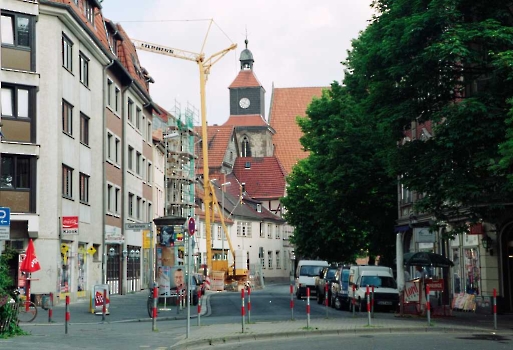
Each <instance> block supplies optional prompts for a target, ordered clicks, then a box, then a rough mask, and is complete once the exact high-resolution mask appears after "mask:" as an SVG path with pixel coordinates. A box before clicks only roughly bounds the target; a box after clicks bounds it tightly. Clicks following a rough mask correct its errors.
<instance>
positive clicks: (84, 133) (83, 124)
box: [80, 113, 112, 146]
mask: <svg viewBox="0 0 513 350" xmlns="http://www.w3.org/2000/svg"><path fill="white" fill-rule="evenodd" d="M111 136H112V135H111ZM80 142H82V143H83V144H84V145H86V146H89V117H88V116H86V115H85V114H83V113H80Z"/></svg>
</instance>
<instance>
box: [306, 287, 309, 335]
mask: <svg viewBox="0 0 513 350" xmlns="http://www.w3.org/2000/svg"><path fill="white" fill-rule="evenodd" d="M306 328H310V288H308V287H306Z"/></svg>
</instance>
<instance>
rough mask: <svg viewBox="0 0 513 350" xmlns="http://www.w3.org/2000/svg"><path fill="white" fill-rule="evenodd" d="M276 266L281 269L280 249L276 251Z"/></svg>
mask: <svg viewBox="0 0 513 350" xmlns="http://www.w3.org/2000/svg"><path fill="white" fill-rule="evenodd" d="M276 268H277V269H281V260H280V251H279V250H277V251H276Z"/></svg>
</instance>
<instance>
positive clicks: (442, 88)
mask: <svg viewBox="0 0 513 350" xmlns="http://www.w3.org/2000/svg"><path fill="white" fill-rule="evenodd" d="M507 3H508V1H504V0H502V1H500V0H486V1H484V0H382V1H379V0H378V1H374V2H373V5H372V6H373V7H374V8H375V9H376V16H375V17H374V18H373V20H372V22H371V24H370V25H369V26H368V28H367V29H366V30H365V31H364V32H362V33H361V35H360V36H359V38H358V39H357V40H355V41H354V42H353V46H352V50H351V51H350V53H349V56H348V59H347V61H346V62H345V64H346V66H347V72H346V78H345V83H346V85H347V86H348V89H349V91H350V92H351V93H352V94H353V95H354V96H356V97H357V98H358V100H359V101H360V103H361V105H362V108H364V110H365V113H366V114H367V115H368V117H369V119H374V120H377V121H379V122H378V123H379V126H378V128H379V129H381V130H383V131H388V135H387V136H384V137H387V138H389V139H391V140H394V139H395V140H400V139H401V138H402V137H403V135H404V131H405V130H407V129H409V128H410V127H411V125H412V123H416V124H417V125H419V126H420V127H423V126H424V127H426V128H428V129H429V128H430V127H431V128H432V133H433V135H432V136H433V137H431V138H428V139H427V140H425V139H424V140H412V141H411V142H407V143H406V144H404V145H403V146H401V147H397V148H391V149H389V150H390V152H389V153H388V154H387V158H388V170H389V173H390V174H400V175H402V182H403V184H404V185H405V186H406V187H408V188H409V189H411V190H415V191H417V192H418V193H423V194H424V197H423V198H422V199H421V200H420V201H419V202H418V203H417V205H418V206H417V209H418V210H419V211H423V212H428V213H433V214H435V215H436V216H437V217H438V218H440V219H445V218H447V217H454V216H457V215H461V213H462V212H463V214H464V215H466V216H475V217H482V218H494V217H495V216H494V215H496V214H497V212H498V211H499V212H500V209H501V206H502V205H501V204H502V203H505V202H510V198H511V195H512V186H511V182H510V181H508V178H507V171H508V170H509V169H511V165H512V163H513V151H512V150H513V146H511V145H513V141H512V140H513V133H511V132H506V130H508V126H509V125H510V124H511V123H512V122H513V119H508V113H510V109H511V106H510V104H509V103H508V99H509V98H511V97H512V96H513V94H512V92H513V80H512V77H513V74H512V73H513V71H512V69H513V68H512V67H513V64H511V63H513V59H512V57H513V54H512V51H511V47H512V45H511V43H512V42H513V29H512V27H511V24H512V19H513V17H512V13H511V12H510V11H509V10H508V7H507V6H506V4H507ZM423 123H425V124H423ZM508 123H509V124H508ZM500 152H502V153H500Z"/></svg>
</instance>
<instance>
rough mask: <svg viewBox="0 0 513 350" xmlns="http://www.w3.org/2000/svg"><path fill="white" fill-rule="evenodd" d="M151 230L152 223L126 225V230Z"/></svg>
mask: <svg viewBox="0 0 513 350" xmlns="http://www.w3.org/2000/svg"><path fill="white" fill-rule="evenodd" d="M150 228H151V223H149V222H144V223H139V222H137V223H126V224H125V230H131V231H141V230H149V229H150Z"/></svg>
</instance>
